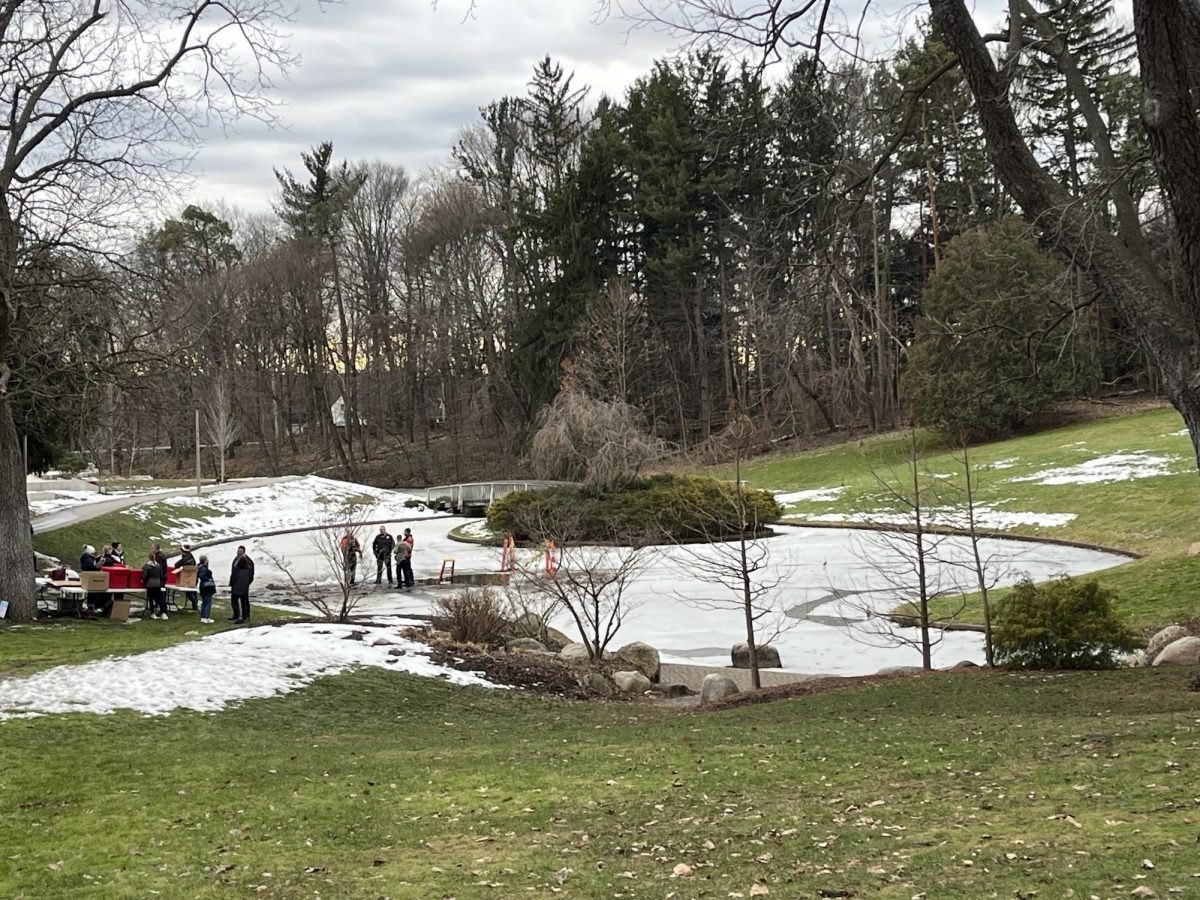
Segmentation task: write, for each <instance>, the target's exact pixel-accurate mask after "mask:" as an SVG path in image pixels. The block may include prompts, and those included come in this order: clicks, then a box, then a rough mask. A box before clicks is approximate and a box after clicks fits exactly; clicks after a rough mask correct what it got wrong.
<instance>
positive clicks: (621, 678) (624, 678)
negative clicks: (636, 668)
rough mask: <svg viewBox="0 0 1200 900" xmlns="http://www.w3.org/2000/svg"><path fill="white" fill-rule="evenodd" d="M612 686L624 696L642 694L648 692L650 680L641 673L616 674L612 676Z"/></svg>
mask: <svg viewBox="0 0 1200 900" xmlns="http://www.w3.org/2000/svg"><path fill="white" fill-rule="evenodd" d="M613 684H615V685H616V686H617V690H618V691H624V692H625V693H626V694H644V693H646V691H648V690H650V679H649V678H647V677H646V676H645V675H643V674H642V673H641V672H617V673H616V674H615V675H613Z"/></svg>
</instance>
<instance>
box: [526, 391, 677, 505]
mask: <svg viewBox="0 0 1200 900" xmlns="http://www.w3.org/2000/svg"><path fill="white" fill-rule="evenodd" d="M666 452H667V446H666V444H665V443H664V442H663V441H661V440H659V439H658V438H656V437H654V436H653V435H651V434H649V433H648V432H647V431H646V430H645V429H644V428H643V426H642V424H641V416H640V414H639V413H638V411H637V410H636V409H635V408H634V407H632V406H630V405H629V404H628V403H626V402H624V401H623V400H613V401H611V402H605V401H603V400H596V399H594V398H592V397H589V396H587V395H586V394H584V393H582V392H581V391H578V390H564V391H561V392H560V393H559V394H558V396H557V397H555V398H554V401H553V402H552V403H551V404H550V405H549V406H547V407H546V409H545V410H543V412H542V416H541V425H540V426H539V428H538V430H537V433H536V434H534V436H533V441H532V442H531V443H530V446H529V456H530V460H531V462H532V463H533V466H534V469H535V471H537V472H539V473H544V474H545V475H548V476H551V477H555V476H557V477H565V478H573V479H579V480H582V481H585V482H587V483H588V484H595V485H609V484H612V483H613V482H615V481H617V480H618V479H620V478H623V477H626V476H629V475H637V474H638V473H639V472H640V471H641V470H642V469H643V468H644V467H645V466H647V465H649V464H650V463H652V462H656V461H658V460H660V459H662V458H663V457H664V456H665V455H666Z"/></svg>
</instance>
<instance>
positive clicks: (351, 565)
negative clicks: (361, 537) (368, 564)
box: [340, 531, 362, 584]
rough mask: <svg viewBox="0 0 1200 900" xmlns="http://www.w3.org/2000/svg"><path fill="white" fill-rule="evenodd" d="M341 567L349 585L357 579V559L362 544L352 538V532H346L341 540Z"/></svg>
mask: <svg viewBox="0 0 1200 900" xmlns="http://www.w3.org/2000/svg"><path fill="white" fill-rule="evenodd" d="M340 546H341V548H342V565H343V566H345V569H346V578H347V579H348V580H349V582H350V584H354V582H355V581H356V580H357V579H358V558H359V556H361V555H362V544H360V543H359V542H358V538H356V537H355V536H354V532H353V531H347V532H346V536H345V537H344V538H342V540H341V544H340Z"/></svg>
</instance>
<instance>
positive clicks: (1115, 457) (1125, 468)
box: [1011, 450, 1183, 485]
mask: <svg viewBox="0 0 1200 900" xmlns="http://www.w3.org/2000/svg"><path fill="white" fill-rule="evenodd" d="M1182 459H1183V457H1181V456H1178V455H1175V454H1172V455H1171V456H1159V455H1157V454H1153V453H1147V452H1146V451H1144V450H1136V451H1133V452H1131V453H1110V454H1109V455H1108V456H1098V457H1096V458H1095V459H1089V460H1088V461H1087V462H1082V463H1079V464H1078V465H1074V466H1063V467H1061V468H1056V469H1043V470H1042V471H1040V472H1034V473H1033V474H1032V475H1022V476H1021V477H1019V478H1013V479H1011V480H1012V481H1014V482H1017V481H1034V482H1037V483H1038V484H1046V485H1050V484H1108V483H1111V482H1115V481H1129V480H1130V479H1132V478H1157V477H1158V476H1160V475H1171V474H1173V473H1172V471H1171V466H1172V465H1173V464H1174V463H1177V462H1180V461H1181V460H1182Z"/></svg>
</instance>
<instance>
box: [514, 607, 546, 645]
mask: <svg viewBox="0 0 1200 900" xmlns="http://www.w3.org/2000/svg"><path fill="white" fill-rule="evenodd" d="M512 633H513V635H515V636H516V637H531V638H537V639H538V640H541V638H542V635H543V634H545V633H546V622H545V620H544V619H542V617H541V616H539V615H538V614H537V613H532V612H527V613H521V615H519V616H517V620H516V621H515V622H513V624H512Z"/></svg>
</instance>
